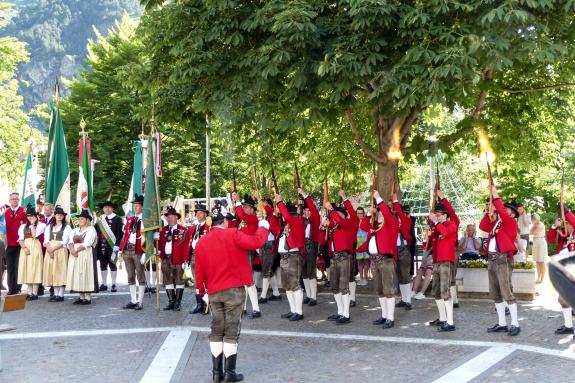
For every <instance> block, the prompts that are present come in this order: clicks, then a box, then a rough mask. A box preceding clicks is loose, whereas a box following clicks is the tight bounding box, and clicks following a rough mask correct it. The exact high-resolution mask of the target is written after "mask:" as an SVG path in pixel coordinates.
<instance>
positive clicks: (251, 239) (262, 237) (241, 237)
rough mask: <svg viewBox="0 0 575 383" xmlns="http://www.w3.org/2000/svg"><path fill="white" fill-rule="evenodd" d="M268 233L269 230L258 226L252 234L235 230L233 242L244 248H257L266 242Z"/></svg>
mask: <svg viewBox="0 0 575 383" xmlns="http://www.w3.org/2000/svg"><path fill="white" fill-rule="evenodd" d="M263 222H265V221H263ZM268 234H269V230H268V229H266V228H265V227H259V228H258V229H257V230H256V232H255V233H254V234H246V233H244V232H241V231H239V230H237V231H236V232H235V233H234V242H235V243H236V245H238V246H239V247H241V248H242V249H244V250H257V249H259V248H260V247H262V246H263V244H264V243H265V242H266V240H267V238H268Z"/></svg>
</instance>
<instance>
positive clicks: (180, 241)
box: [160, 225, 191, 265]
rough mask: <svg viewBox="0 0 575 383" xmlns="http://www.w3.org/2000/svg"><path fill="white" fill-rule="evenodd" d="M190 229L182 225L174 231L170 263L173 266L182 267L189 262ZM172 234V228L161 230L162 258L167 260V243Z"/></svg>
mask: <svg viewBox="0 0 575 383" xmlns="http://www.w3.org/2000/svg"><path fill="white" fill-rule="evenodd" d="M190 231H191V230H190V229H186V228H185V227H183V226H182V225H176V227H175V228H174V230H172V255H171V258H170V262H171V264H172V265H181V264H182V263H184V262H186V261H187V260H188V258H189V257H188V254H189V243H190V241H188V236H189V232H190ZM169 233H170V226H169V225H166V226H164V227H163V228H162V230H160V258H161V259H164V258H166V253H165V249H166V242H167V239H168V236H169Z"/></svg>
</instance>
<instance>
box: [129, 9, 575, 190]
mask: <svg viewBox="0 0 575 383" xmlns="http://www.w3.org/2000/svg"><path fill="white" fill-rule="evenodd" d="M143 3H145V5H147V6H148V8H150V9H153V10H152V11H151V12H148V13H147V15H146V16H145V17H144V18H143V22H142V24H141V27H140V33H141V35H142V36H144V37H143V38H144V40H145V41H147V42H148V48H149V50H150V56H151V66H150V76H149V78H150V80H151V81H150V82H149V85H148V86H149V89H150V91H151V92H152V93H153V94H154V95H155V96H157V100H158V111H159V112H161V113H162V114H164V115H165V116H169V117H171V118H184V119H185V118H186V117H187V116H188V115H191V114H193V113H202V114H203V113H209V114H212V115H214V116H216V117H217V118H219V119H221V120H222V121H224V122H226V123H228V124H229V125H230V126H232V127H233V128H234V129H236V128H237V127H243V128H244V130H242V133H241V134H242V135H243V136H246V135H247V134H246V132H248V133H249V132H253V131H254V130H256V128H258V127H262V126H263V129H264V130H271V131H272V132H273V133H270V136H274V135H275V136H276V137H278V138H279V140H281V139H283V137H284V136H285V135H286V134H288V133H286V132H287V131H288V130H289V129H301V130H300V132H301V134H307V133H304V132H306V129H314V128H316V127H317V126H318V125H320V124H321V125H322V127H329V128H328V129H326V131H327V132H330V131H331V132H332V134H335V135H339V136H341V137H345V135H344V134H343V132H345V134H346V135H349V134H350V133H351V135H352V136H353V139H354V141H355V142H356V144H357V145H358V147H359V148H360V149H361V151H362V152H363V153H364V154H365V155H366V156H367V157H369V158H370V159H371V160H373V161H375V162H376V163H377V164H378V185H379V187H380V188H381V189H383V191H384V192H387V190H390V185H391V183H392V182H393V181H394V179H395V175H396V174H397V172H396V169H397V164H398V160H397V159H395V158H392V157H390V156H389V154H390V149H392V148H394V146H397V147H396V148H395V149H399V150H401V152H403V153H404V154H410V153H420V152H423V151H425V150H430V146H431V145H430V144H429V142H428V141H425V140H423V139H422V137H424V136H426V135H427V133H428V131H427V126H426V124H424V123H423V122H424V121H423V119H422V114H423V112H424V111H425V110H426V109H427V108H429V107H430V106H431V105H437V104H439V105H443V106H445V107H446V108H448V110H450V111H454V110H456V109H457V110H458V111H459V112H460V113H461V114H462V115H463V118H461V119H460V120H459V122H458V124H457V126H456V127H455V128H454V129H453V131H452V132H449V133H448V134H446V135H442V136H438V137H435V141H434V143H433V145H432V146H433V147H435V148H442V147H443V148H444V149H449V148H453V147H454V145H455V144H457V143H459V142H460V141H461V140H462V139H463V141H465V140H466V139H467V140H470V139H472V140H474V136H475V130H476V129H477V128H479V127H484V128H486V129H487V130H488V132H489V134H490V135H491V136H492V138H493V139H494V140H497V139H499V138H501V142H502V143H505V142H506V141H509V140H508V138H509V136H512V137H513V136H516V134H515V133H516V132H517V131H518V128H519V127H515V129H514V130H512V131H508V130H504V131H503V132H499V131H497V129H496V128H494V126H493V124H495V123H497V118H500V117H501V116H504V115H505V112H504V111H505V108H506V107H507V106H506V102H507V101H509V102H511V103H513V102H515V101H513V100H511V98H510V97H504V96H510V95H514V94H519V93H525V92H531V91H532V90H546V89H560V88H561V87H562V86H563V85H565V84H572V83H573V81H572V74H573V73H572V66H571V65H568V63H570V62H571V61H572V55H573V51H572V49H569V48H570V47H571V46H572V45H573V42H574V36H575V35H574V28H575V26H574V25H573V23H572V14H573V12H574V11H575V2H573V1H567V0H565V1H553V0H539V1H535V0H531V1H527V0H526V1H511V0H509V1H494V0H476V1H467V2H446V1H443V0H428V1H375V0H373V1H342V2H336V3H333V2H332V3H330V2H325V1H322V0H315V1H314V0H311V1H297V0H294V1H281V0H275V1H274V0H272V1H266V2H253V1H240V0H235V1H234V0H228V1H201V0H179V1H174V2H170V3H167V4H164V5H163V6H161V7H159V8H158V7H157V5H158V3H162V2H161V1H144V2H143ZM510 80H513V81H510ZM523 85H525V86H523ZM534 85H535V87H533V86H534ZM536 88H537V89H536ZM500 94H504V96H501V97H500V96H496V95H500ZM492 97H493V98H494V99H495V98H496V97H497V101H500V100H502V101H503V104H502V105H498V104H496V103H491V102H490V99H491V98H492ZM492 116H493V120H492V119H491V117H492ZM254 121H256V122H254ZM344 122H345V124H344ZM414 127H417V128H416V129H414ZM507 127H509V125H508V126H507ZM492 128H493V131H492ZM236 130H238V129H236ZM243 136H242V137H243ZM502 146H504V145H503V144H502ZM340 160H341V158H340ZM344 160H345V159H344Z"/></svg>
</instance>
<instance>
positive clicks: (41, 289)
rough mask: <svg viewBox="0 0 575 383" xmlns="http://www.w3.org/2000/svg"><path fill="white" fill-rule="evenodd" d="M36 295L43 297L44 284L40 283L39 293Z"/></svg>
mask: <svg viewBox="0 0 575 383" xmlns="http://www.w3.org/2000/svg"><path fill="white" fill-rule="evenodd" d="M36 296H37V297H43V296H44V286H42V285H40V287H38V294H37V295H36Z"/></svg>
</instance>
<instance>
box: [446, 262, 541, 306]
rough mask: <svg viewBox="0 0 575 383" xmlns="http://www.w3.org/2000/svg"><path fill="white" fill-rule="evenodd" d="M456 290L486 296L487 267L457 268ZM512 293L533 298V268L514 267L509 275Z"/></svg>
mask: <svg viewBox="0 0 575 383" xmlns="http://www.w3.org/2000/svg"><path fill="white" fill-rule="evenodd" d="M455 282H456V284H457V291H458V292H461V293H464V294H463V295H469V296H481V297H484V296H488V295H489V277H488V275H487V269H466V268H458V269H457V276H456V277H455ZM511 283H512V285H513V293H514V294H515V295H516V296H517V298H520V299H533V295H534V294H535V270H534V269H531V270H525V269H514V270H513V274H512V275H511Z"/></svg>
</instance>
